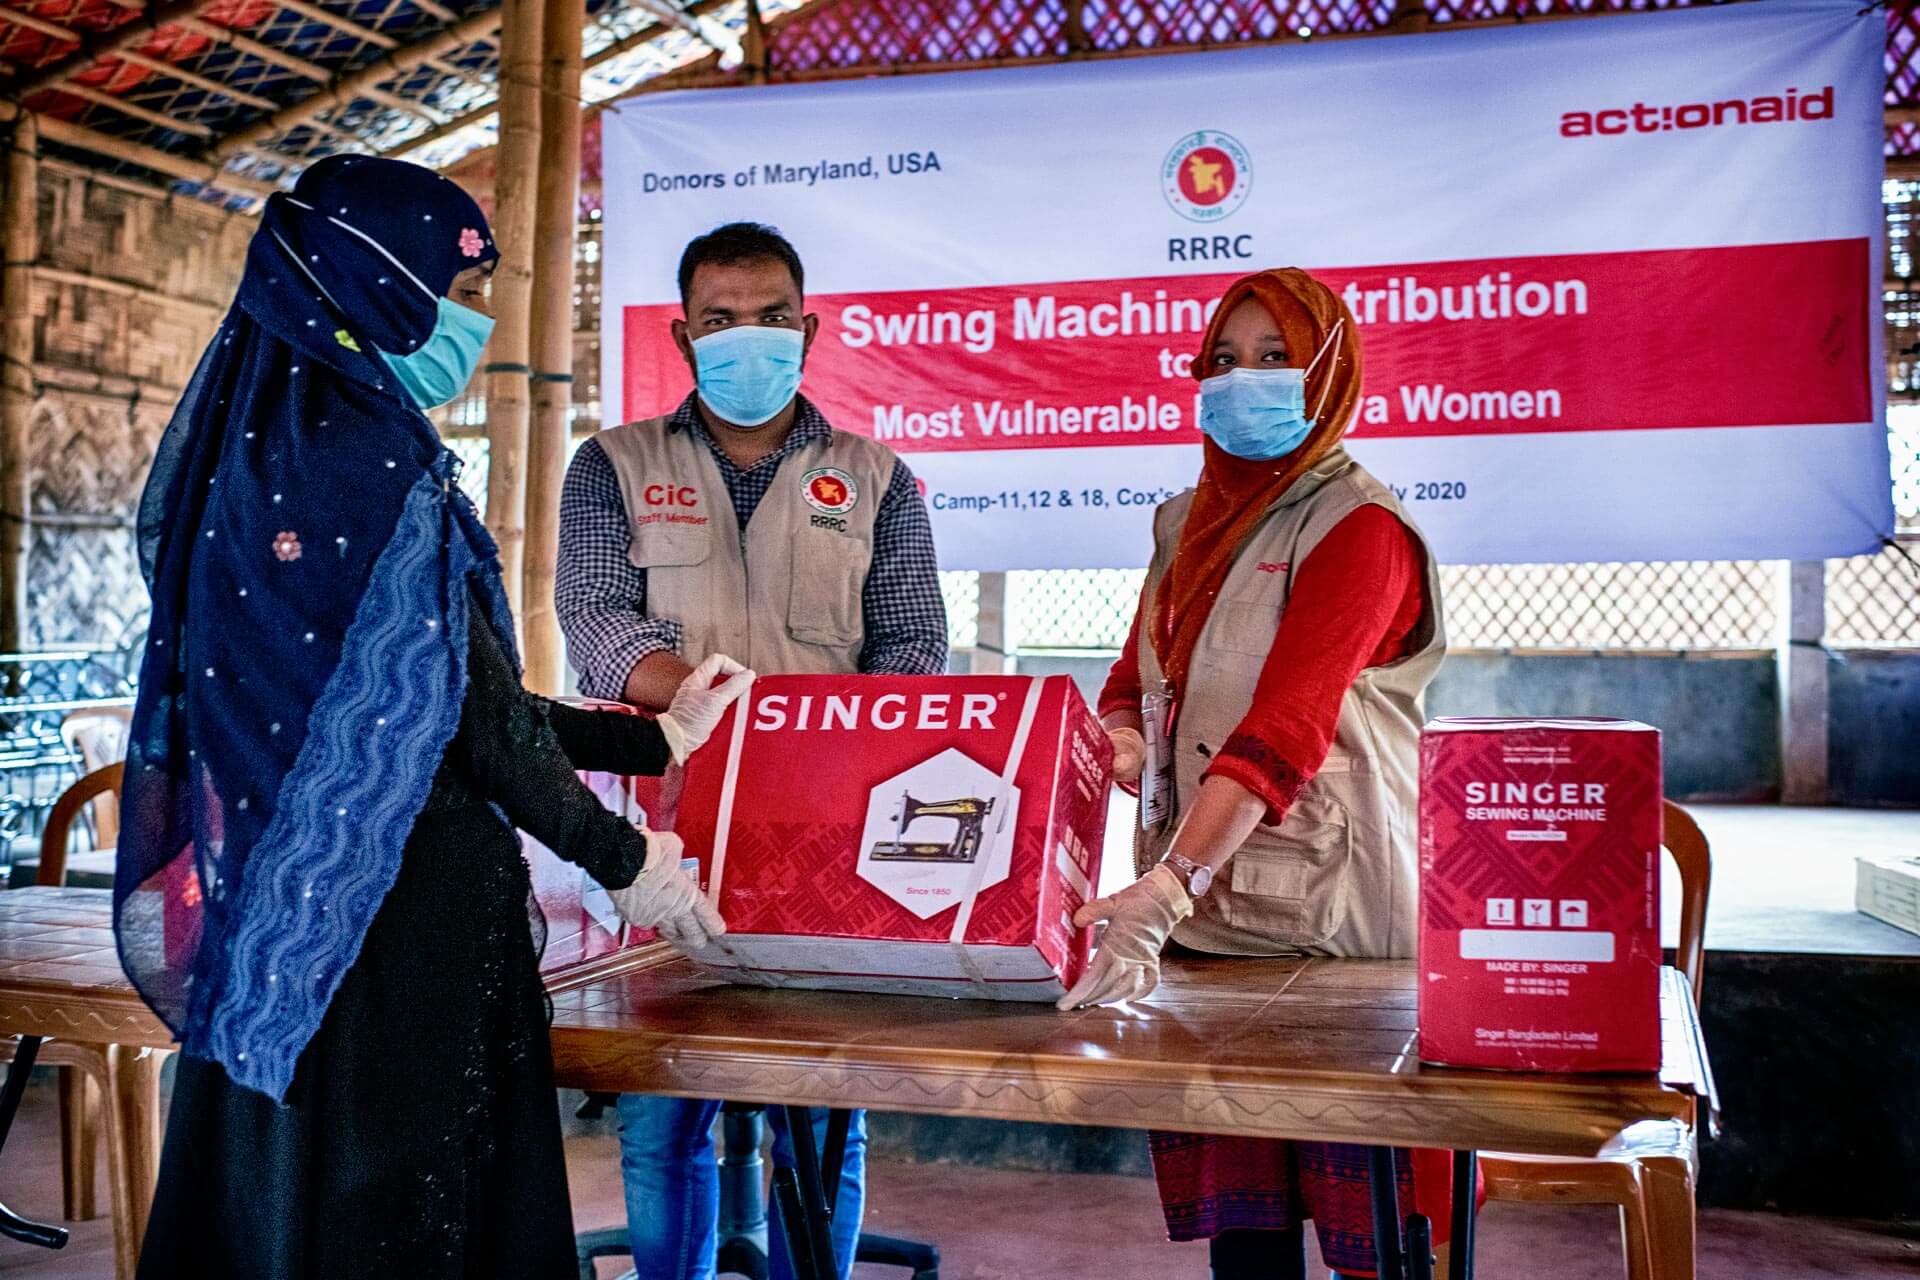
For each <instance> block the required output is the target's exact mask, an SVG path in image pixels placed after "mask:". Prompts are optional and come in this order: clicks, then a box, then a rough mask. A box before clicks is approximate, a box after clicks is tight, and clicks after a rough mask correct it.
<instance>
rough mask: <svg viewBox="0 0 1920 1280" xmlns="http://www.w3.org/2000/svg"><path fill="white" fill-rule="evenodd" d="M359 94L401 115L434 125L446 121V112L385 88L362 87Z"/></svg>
mask: <svg viewBox="0 0 1920 1280" xmlns="http://www.w3.org/2000/svg"><path fill="white" fill-rule="evenodd" d="M360 96H361V97H363V98H365V99H366V100H367V101H369V102H377V103H379V104H380V105H381V106H383V107H386V108H387V109H388V110H390V111H398V112H400V113H401V114H403V115H409V116H414V117H417V118H418V119H421V120H425V121H426V122H427V123H428V124H430V125H434V126H436V127H437V126H439V125H443V124H445V123H446V122H447V113H446V112H444V111H436V110H434V109H433V108H432V107H430V106H428V105H427V104H426V103H424V102H416V101H414V100H413V99H412V98H403V97H401V96H400V95H399V94H397V93H391V92H389V91H387V90H385V89H373V88H367V89H362V90H361V91H360Z"/></svg>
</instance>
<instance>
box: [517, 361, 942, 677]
mask: <svg viewBox="0 0 1920 1280" xmlns="http://www.w3.org/2000/svg"><path fill="white" fill-rule="evenodd" d="M797 403H798V407H799V412H798V414H797V416H796V417H795V419H794V423H793V430H792V431H791V432H790V433H788V435H787V439H786V442H785V443H784V444H782V445H781V446H780V447H779V448H778V449H776V450H774V451H773V452H772V453H770V454H768V455H767V456H766V457H764V458H762V459H760V460H759V461H758V462H756V463H754V464H753V465H752V466H751V467H740V466H738V465H736V464H735V463H734V462H733V461H732V460H731V459H730V458H728V457H727V455H726V453H725V452H724V451H723V450H721V449H720V447H719V446H718V445H716V444H715V443H714V441H713V437H712V435H711V434H709V433H708V431H707V428H706V424H705V423H703V422H702V421H701V420H700V414H699V413H698V411H697V410H696V409H695V408H694V398H693V397H692V396H688V397H687V398H686V399H685V400H683V401H682V402H681V403H680V407H679V408H678V409H676V410H674V412H673V416H672V417H671V418H669V419H668V420H667V430H668V431H690V432H692V433H693V434H694V436H695V437H696V438H697V439H698V440H699V441H700V442H701V443H702V444H704V445H705V446H706V447H707V451H708V452H709V453H711V454H712V455H713V460H714V463H715V464H716V465H717V466H718V467H719V468H720V476H721V478H722V479H723V480H724V481H725V482H726V486H727V496H728V497H729V498H731V499H732V500H733V511H734V515H735V516H736V517H737V518H738V519H739V521H740V528H741V529H743V530H744V529H745V528H746V527H747V525H748V522H750V521H751V520H752V519H753V513H754V511H755V510H756V509H757V508H758V507H759V505H760V499H761V498H763V497H765V496H766V492H767V489H768V487H769V486H771V485H772V483H773V477H774V473H775V472H776V471H778V470H779V469H780V464H781V462H782V461H784V460H785V459H786V457H787V455H789V454H791V453H793V452H794V451H795V450H797V449H799V448H801V447H802V446H804V445H806V444H808V443H810V442H812V441H815V440H819V439H822V438H824V437H825V436H826V435H827V433H828V432H829V431H830V430H831V429H832V428H831V427H830V426H829V425H828V424H827V420H826V418H825V417H824V416H822V415H821V413H820V411H819V410H818V409H816V408H814V406H813V405H812V403H811V402H809V401H808V400H807V398H806V397H805V396H802V397H800V399H799V401H798V402H797ZM632 539H633V525H632V523H631V521H630V520H629V519H628V516H627V510H626V503H625V502H624V501H623V500H622V498H621V495H620V480H619V477H618V476H617V475H616V474H615V472H614V469H613V459H611V458H609V457H608V456H607V452H606V450H605V449H603V448H601V446H600V443H599V441H597V440H591V439H590V440H587V441H586V442H585V443H583V444H582V445H581V446H580V448H579V450H578V451H577V452H576V453H575V454H574V458H573V465H572V466H570V467H569V468H568V469H567V479H566V484H565V486H564V487H563V488H562V489H561V491H560V565H559V572H558V575H557V576H556V578H555V582H554V590H553V604H554V609H555V611H556V612H557V613H558V614H559V616H560V628H561V630H562V631H564V632H565V633H566V637H567V658H568V660H569V661H570V662H571V663H572V664H573V668H574V670H575V671H577V672H578V673H579V675H580V692H581V693H582V694H585V695H586V696H587V697H589V698H619V697H621V696H622V694H623V693H624V691H625V689H626V685H627V676H628V674H629V673H630V672H631V671H632V670H633V668H634V665H635V664H636V663H638V662H639V661H640V660H641V659H642V658H644V657H646V656H647V655H648V654H650V653H660V652H663V651H664V652H677V651H678V650H679V648H680V624H679V623H678V622H675V621H674V620H673V619H671V618H653V617H649V616H648V615H647V571H646V570H645V569H641V568H637V567H635V566H634V564H633V562H632V561H631V560H629V559H628V558H627V548H628V545H629V544H630V543H631V542H632ZM861 603H862V605H863V607H864V609H865V613H866V627H867V633H866V642H865V644H864V645H863V646H862V647H861V650H860V670H862V671H864V672H871V673H875V674H884V675H936V674H939V673H941V672H944V671H945V670H946V669H947V609H946V602H945V601H944V600H943V599H942V598H941V595H940V575H939V572H938V567H937V561H936V560H935V557H934V550H933V529H932V527H931V526H930V525H929V523H928V521H927V507H926V503H925V502H923V501H922V500H921V498H920V491H919V489H918V487H917V486H916V485H915V484H914V480H913V473H912V472H911V471H909V470H907V464H906V463H904V462H896V463H895V464H894V468H893V478H892V480H891V481H890V482H889V483H888V485H887V492H886V496H885V497H883V498H882V499H881V500H880V510H879V513H878V514H877V515H876V516H875V518H874V525H873V563H872V564H871V566H870V567H869V568H868V570H867V582H866V589H865V591H864V592H863V593H862V596H861Z"/></svg>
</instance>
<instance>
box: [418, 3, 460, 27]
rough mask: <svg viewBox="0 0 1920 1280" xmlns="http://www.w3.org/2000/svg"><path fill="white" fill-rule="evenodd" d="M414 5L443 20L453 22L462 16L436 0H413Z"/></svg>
mask: <svg viewBox="0 0 1920 1280" xmlns="http://www.w3.org/2000/svg"><path fill="white" fill-rule="evenodd" d="M413 7H414V8H416V9H419V10H420V11H422V12H423V13H427V14H430V15H432V16H433V17H436V18H438V19H440V21H442V22H453V21H456V20H457V19H458V18H459V17H460V15H459V14H457V13H455V12H454V11H453V10H451V9H449V8H447V7H446V6H445V5H443V4H439V3H437V2H436V0H413Z"/></svg>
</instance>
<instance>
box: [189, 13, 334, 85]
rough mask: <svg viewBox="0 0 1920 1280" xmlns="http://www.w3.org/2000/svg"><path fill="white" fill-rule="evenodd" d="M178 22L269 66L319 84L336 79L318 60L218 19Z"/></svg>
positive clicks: (216, 42)
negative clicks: (257, 38)
mask: <svg viewBox="0 0 1920 1280" xmlns="http://www.w3.org/2000/svg"><path fill="white" fill-rule="evenodd" d="M176 25H178V26H180V27H183V28H185V29H186V30H188V31H191V32H193V34H195V35H197V36H205V37H206V38H207V39H209V40H211V41H213V42H214V43H215V44H224V45H226V46H228V47H229V48H232V49H235V50H237V51H238V52H240V53H244V54H246V55H247V56H248V57H251V58H258V59H260V61H262V62H264V63H266V64H268V65H269V66H275V67H279V68H280V69H281V70H282V71H291V72H292V73H293V74H294V75H296V76H300V77H301V78H303V79H307V80H311V81H313V82H314V83H315V84H326V83H327V82H328V81H330V80H332V79H333V72H331V71H329V70H327V69H326V68H325V67H323V66H321V65H320V64H319V63H317V62H308V61H307V60H306V59H305V58H301V57H296V56H295V55H293V54H291V53H288V52H287V51H286V50H285V49H276V48H274V47H273V46H272V45H270V44H265V43H263V42H261V41H259V40H255V39H254V38H253V37H252V36H250V35H244V34H242V33H241V32H238V31H235V30H233V29H232V28H231V27H223V26H221V25H220V24H219V23H217V22H208V21H206V20H205V19H203V18H194V17H187V18H181V19H180V20H179V21H178V23H177V24H176Z"/></svg>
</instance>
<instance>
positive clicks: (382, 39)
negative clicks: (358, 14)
mask: <svg viewBox="0 0 1920 1280" xmlns="http://www.w3.org/2000/svg"><path fill="white" fill-rule="evenodd" d="M273 2H274V3H275V4H276V5H278V6H279V7H280V8H282V9H285V10H286V11H287V12H288V13H297V14H299V15H300V16H301V17H303V18H305V19H307V20H308V21H309V22H317V23H319V24H320V25H322V26H325V27H332V28H333V29H334V30H335V31H338V32H340V33H341V34H343V35H349V36H352V37H353V38H354V39H355V40H364V41H366V42H367V43H368V44H370V45H374V46H376V47H378V48H381V49H397V48H399V47H400V42H399V41H398V40H395V39H394V38H393V37H392V36H390V35H388V34H387V33H386V32H384V31H375V30H374V29H373V28H372V27H363V26H361V25H360V24H359V23H357V22H355V21H354V20H353V19H352V18H344V17H341V16H340V15H339V14H337V13H334V12H333V11H332V10H330V9H322V8H321V7H320V6H319V5H317V4H308V3H307V0H273Z"/></svg>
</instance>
